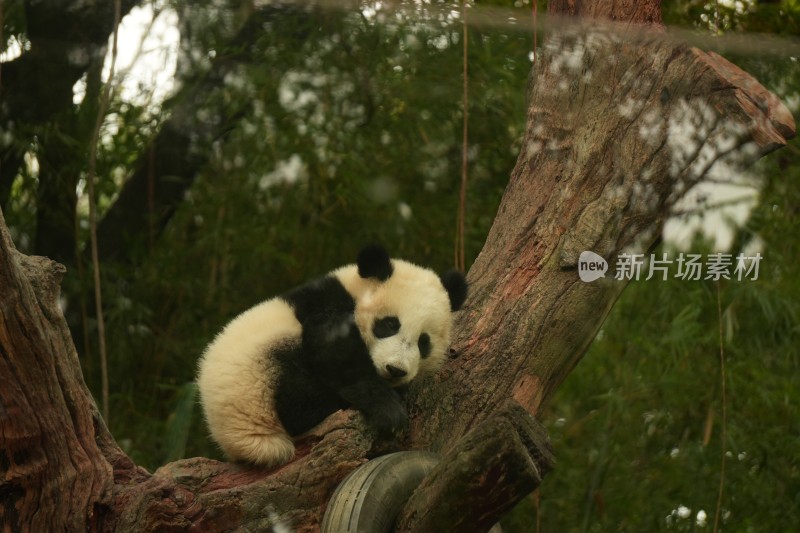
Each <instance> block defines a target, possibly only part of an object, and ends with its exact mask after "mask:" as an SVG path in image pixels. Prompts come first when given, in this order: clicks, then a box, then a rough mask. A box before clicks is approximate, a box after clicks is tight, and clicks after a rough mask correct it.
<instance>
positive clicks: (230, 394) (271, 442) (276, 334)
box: [197, 298, 302, 465]
mask: <svg viewBox="0 0 800 533" xmlns="http://www.w3.org/2000/svg"><path fill="white" fill-rule="evenodd" d="M301 333H302V327H301V325H300V322H298V320H297V318H296V317H295V315H294V311H293V310H292V308H291V307H290V306H289V304H287V303H286V302H285V301H284V300H281V299H280V298H273V299H271V300H267V301H266V302H263V303H261V304H259V305H257V306H255V307H253V308H251V309H249V310H247V311H245V312H244V313H242V314H241V315H239V316H237V317H236V318H235V319H233V321H232V322H231V323H230V324H228V325H227V326H226V327H225V329H223V330H222V332H221V333H220V334H219V335H217V337H216V338H215V339H214V341H213V342H212V343H211V344H210V345H209V346H208V348H206V351H205V353H204V354H203V357H202V358H201V359H200V366H199V373H198V377H197V385H198V387H199V389H200V394H201V397H202V403H203V410H204V411H205V415H206V420H207V421H208V427H209V428H210V430H211V436H212V437H213V438H214V440H215V441H216V442H217V443H218V444H219V445H220V447H221V448H222V450H223V451H224V452H225V454H226V455H227V456H228V457H229V458H231V459H233V460H244V461H248V462H252V463H258V464H266V465H277V464H281V463H285V462H287V461H288V460H289V459H291V458H292V456H293V455H294V444H292V440H291V438H290V437H289V435H288V434H287V433H286V430H285V429H284V428H283V425H282V424H281V422H280V420H278V415H277V413H276V412H275V408H274V406H273V398H272V395H271V394H268V391H273V390H275V383H274V379H273V378H274V373H273V372H272V371H271V368H272V361H271V360H270V357H271V355H272V354H271V352H270V347H271V346H275V344H276V343H280V342H287V341H290V342H300V335H301Z"/></svg>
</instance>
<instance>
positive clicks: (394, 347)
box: [351, 246, 467, 386]
mask: <svg viewBox="0 0 800 533" xmlns="http://www.w3.org/2000/svg"><path fill="white" fill-rule="evenodd" d="M356 266H357V275H355V273H353V275H352V277H353V278H354V280H353V281H352V287H351V288H352V289H353V290H351V293H352V294H353V295H354V297H355V300H356V311H355V318H356V324H357V325H358V328H359V330H360V332H361V336H362V337H363V339H364V341H365V343H366V344H367V347H368V348H369V352H370V355H371V357H372V363H373V364H374V365H375V369H376V370H377V372H378V374H379V375H380V376H381V377H382V378H384V379H386V380H387V381H389V383H391V384H392V385H393V386H400V385H404V384H406V383H408V382H410V381H411V380H412V379H414V378H415V377H417V376H418V375H420V374H426V373H432V372H435V371H436V370H438V369H439V367H440V366H441V365H442V363H443V362H444V361H445V359H446V357H447V351H448V348H449V345H450V327H451V324H452V313H453V311H457V310H459V309H460V308H461V306H462V304H463V303H464V300H465V299H466V296H467V282H466V280H465V279H464V276H463V275H462V274H461V273H459V272H457V271H451V272H448V273H446V274H444V275H442V276H439V275H438V274H436V273H435V272H433V271H431V270H429V269H427V268H422V267H419V266H417V265H414V264H411V263H408V262H406V261H402V260H399V259H390V258H389V254H388V253H387V252H386V250H384V249H383V248H382V247H380V246H368V247H366V248H364V249H363V250H361V252H360V253H359V255H358V262H357V265H356Z"/></svg>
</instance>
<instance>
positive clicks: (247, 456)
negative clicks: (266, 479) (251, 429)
mask: <svg viewBox="0 0 800 533" xmlns="http://www.w3.org/2000/svg"><path fill="white" fill-rule="evenodd" d="M222 448H223V451H224V452H225V454H226V455H227V456H228V457H230V458H231V459H233V460H237V461H246V462H248V463H254V464H258V465H264V466H278V465H282V464H284V463H288V462H289V461H290V460H291V459H292V457H294V444H293V443H292V441H291V439H290V438H289V436H288V435H286V434H284V433H275V434H271V435H246V436H242V437H240V438H239V439H237V440H236V441H235V442H228V443H227V445H223V447H222Z"/></svg>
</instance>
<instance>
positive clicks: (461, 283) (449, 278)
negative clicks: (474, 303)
mask: <svg viewBox="0 0 800 533" xmlns="http://www.w3.org/2000/svg"><path fill="white" fill-rule="evenodd" d="M440 278H441V279H442V285H444V288H445V290H446V291H447V295H448V296H449V297H450V309H451V310H453V311H458V310H459V309H461V306H462V305H464V300H466V299H467V280H466V278H464V274H462V273H461V272H459V271H458V270H451V271H450V272H445V273H444V274H442V275H441V276H440Z"/></svg>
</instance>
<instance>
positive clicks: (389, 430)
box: [371, 402, 408, 437]
mask: <svg viewBox="0 0 800 533" xmlns="http://www.w3.org/2000/svg"><path fill="white" fill-rule="evenodd" d="M371 418H372V420H371V422H372V425H373V426H374V427H375V429H376V430H377V432H378V434H379V435H380V436H382V437H393V436H397V435H402V434H403V433H405V432H407V431H408V411H407V410H406V406H405V405H403V404H402V403H400V402H396V403H394V402H393V403H389V404H386V405H384V406H381V408H380V409H376V410H375V411H374V412H373V414H372V417H371Z"/></svg>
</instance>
